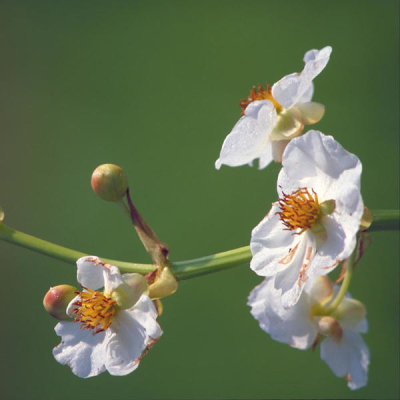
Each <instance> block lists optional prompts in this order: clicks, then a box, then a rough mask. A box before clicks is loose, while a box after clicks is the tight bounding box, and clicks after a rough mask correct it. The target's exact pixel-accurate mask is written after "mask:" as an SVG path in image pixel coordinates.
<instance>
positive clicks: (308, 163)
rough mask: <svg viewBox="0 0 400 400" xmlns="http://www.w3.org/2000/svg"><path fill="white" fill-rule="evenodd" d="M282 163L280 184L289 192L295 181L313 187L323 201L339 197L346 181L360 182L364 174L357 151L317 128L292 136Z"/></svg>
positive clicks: (279, 177)
mask: <svg viewBox="0 0 400 400" xmlns="http://www.w3.org/2000/svg"><path fill="white" fill-rule="evenodd" d="M282 166H283V168H282V170H281V173H280V174H279V176H278V187H279V186H281V187H282V188H283V190H284V191H285V189H286V192H288V189H287V187H288V186H289V187H290V186H293V185H294V184H293V182H295V185H296V186H297V187H308V188H313V189H314V190H315V191H316V192H317V194H318V198H319V201H325V200H330V199H335V198H336V197H337V196H335V194H338V193H339V192H340V190H341V189H342V187H343V184H348V185H350V184H351V185H353V184H354V185H357V184H358V185H359V182H360V176H361V163H360V160H359V159H358V158H357V157H356V156H355V155H354V154H351V153H349V152H348V151H346V150H345V149H344V148H343V147H342V146H341V145H340V144H339V143H338V142H336V140H334V139H333V137H332V136H326V135H324V134H323V133H321V132H319V131H314V130H312V131H309V132H307V133H306V134H305V135H303V136H300V137H297V138H294V139H293V140H291V142H290V143H289V144H288V145H287V147H286V149H285V152H284V154H283V159H282ZM282 171H283V172H282ZM339 180H340V183H339Z"/></svg>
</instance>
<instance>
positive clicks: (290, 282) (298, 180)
mask: <svg viewBox="0 0 400 400" xmlns="http://www.w3.org/2000/svg"><path fill="white" fill-rule="evenodd" d="M360 178H361V163H360V160H359V159H358V158H357V157H356V156H355V155H354V154H351V153H349V152H347V151H346V150H344V149H343V147H342V146H341V145H340V144H339V143H338V142H336V141H335V140H334V139H333V138H332V137H331V136H325V135H323V134H322V133H321V132H318V131H310V132H308V133H306V134H305V135H303V136H301V137H298V138H295V139H293V140H292V141H291V142H290V143H289V144H288V146H287V147H286V150H285V152H284V154H283V159H282V169H281V171H280V173H279V176H278V183H277V186H278V194H279V201H278V202H276V203H273V204H272V208H271V210H270V212H269V213H268V215H267V216H266V217H265V218H264V219H263V220H262V221H261V222H260V223H259V224H258V225H257V226H256V227H255V228H254V229H253V231H252V234H251V241H250V249H251V252H252V255H253V258H252V260H251V263H250V267H251V269H252V270H253V271H255V272H256V273H257V274H258V275H261V276H266V277H273V276H274V277H275V280H274V282H275V287H276V288H277V289H282V302H283V305H284V306H285V307H290V306H293V305H294V304H296V302H297V300H298V299H299V296H300V294H301V291H302V290H303V287H304V284H305V282H306V281H307V279H309V278H312V277H314V276H318V275H325V274H327V273H329V272H330V271H331V270H332V269H333V268H335V266H337V265H338V263H339V262H341V261H343V260H345V259H347V258H348V257H350V255H351V253H352V252H353V250H354V248H355V245H356V234H357V232H358V230H359V226H360V221H361V217H362V215H363V210H364V205H363V201H362V197H361V193H360Z"/></svg>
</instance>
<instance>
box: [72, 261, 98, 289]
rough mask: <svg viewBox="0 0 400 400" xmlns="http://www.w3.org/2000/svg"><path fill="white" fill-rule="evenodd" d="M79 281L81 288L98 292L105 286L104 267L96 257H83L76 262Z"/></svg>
mask: <svg viewBox="0 0 400 400" xmlns="http://www.w3.org/2000/svg"><path fill="white" fill-rule="evenodd" d="M76 266H77V280H78V282H79V284H80V285H81V286H84V287H87V288H89V289H92V290H97V289H99V288H101V287H103V286H104V277H103V266H102V262H101V260H100V258H98V257H96V256H90V257H82V258H80V259H79V260H78V261H77V262H76Z"/></svg>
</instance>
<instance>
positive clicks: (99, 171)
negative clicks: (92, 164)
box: [91, 164, 128, 201]
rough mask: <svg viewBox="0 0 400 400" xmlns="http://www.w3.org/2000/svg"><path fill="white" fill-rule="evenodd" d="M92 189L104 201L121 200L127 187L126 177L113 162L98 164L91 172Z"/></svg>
mask: <svg viewBox="0 0 400 400" xmlns="http://www.w3.org/2000/svg"><path fill="white" fill-rule="evenodd" d="M91 184H92V189H93V191H94V192H95V193H96V194H97V195H98V196H100V197H101V198H102V199H103V200H106V201H118V200H121V199H122V198H123V197H124V195H125V193H126V190H127V189H128V179H127V177H126V175H125V173H124V171H123V170H122V168H121V167H119V166H118V165H115V164H102V165H99V166H98V167H97V168H96V169H95V170H94V171H93V174H92V181H91Z"/></svg>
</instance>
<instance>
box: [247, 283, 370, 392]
mask: <svg viewBox="0 0 400 400" xmlns="http://www.w3.org/2000/svg"><path fill="white" fill-rule="evenodd" d="M337 291H338V288H337V287H335V288H334V287H333V285H332V283H331V281H330V280H329V278H328V277H326V276H320V277H317V278H315V279H314V280H313V281H309V282H308V283H307V285H306V287H305V290H304V291H303V294H302V295H301V297H300V299H299V301H298V302H297V304H296V305H295V306H293V307H291V308H289V309H287V308H285V307H283V305H282V302H281V290H277V289H275V287H274V282H273V278H267V279H265V280H264V281H263V282H262V283H261V284H260V285H258V286H256V287H255V288H254V289H253V291H252V292H251V293H250V296H249V299H248V305H249V306H250V307H251V314H252V315H253V317H254V318H255V319H256V320H257V321H258V322H259V324H260V327H261V329H263V330H264V331H265V332H267V333H268V334H269V335H270V336H271V338H272V339H274V340H276V341H278V342H281V343H286V344H288V345H290V346H292V347H295V348H297V349H302V350H305V349H308V348H310V347H313V348H314V347H315V346H316V345H317V344H318V343H319V342H320V341H321V340H322V343H321V350H320V354H321V358H322V360H323V361H325V362H326V363H327V364H328V366H329V368H330V369H331V370H332V371H333V373H334V374H335V375H336V376H338V377H341V378H345V379H346V380H347V382H348V386H349V388H350V389H358V388H360V387H362V386H365V385H366V384H367V380H368V365H369V358H370V357H369V350H368V347H367V345H366V344H365V342H364V340H363V338H362V337H361V333H365V332H367V330H368V326H367V320H366V318H365V315H366V310H365V307H364V305H363V304H362V303H360V302H359V301H358V300H355V299H352V298H351V296H350V295H349V294H347V295H346V296H345V297H344V299H343V300H342V302H341V303H340V304H339V306H338V307H337V309H336V310H335V311H333V312H332V314H329V315H326V314H324V309H326V307H327V306H329V304H330V302H331V301H332V298H333V297H334V294H335V293H337ZM324 337H325V338H324Z"/></svg>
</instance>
